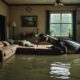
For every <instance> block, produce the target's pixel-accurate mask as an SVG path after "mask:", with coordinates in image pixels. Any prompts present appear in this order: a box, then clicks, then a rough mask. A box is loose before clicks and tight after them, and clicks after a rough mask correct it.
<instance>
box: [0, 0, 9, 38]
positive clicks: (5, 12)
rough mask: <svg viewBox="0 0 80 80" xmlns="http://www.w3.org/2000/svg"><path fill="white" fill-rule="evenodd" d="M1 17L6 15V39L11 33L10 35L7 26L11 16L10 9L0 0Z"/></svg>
mask: <svg viewBox="0 0 80 80" xmlns="http://www.w3.org/2000/svg"><path fill="white" fill-rule="evenodd" d="M0 15H4V16H5V17H6V24H5V26H6V28H5V33H6V38H8V37H9V35H8V34H9V33H8V31H7V30H8V26H7V22H8V15H9V8H8V6H7V5H6V4H4V3H3V2H2V1H1V0H0Z"/></svg>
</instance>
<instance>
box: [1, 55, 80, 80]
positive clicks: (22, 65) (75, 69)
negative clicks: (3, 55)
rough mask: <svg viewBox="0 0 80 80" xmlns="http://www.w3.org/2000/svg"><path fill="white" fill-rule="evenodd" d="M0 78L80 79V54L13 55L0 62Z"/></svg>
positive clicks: (9, 79) (4, 79)
mask: <svg viewBox="0 0 80 80" xmlns="http://www.w3.org/2000/svg"><path fill="white" fill-rule="evenodd" d="M0 80H80V54H70V55H66V54H65V55H58V56H54V55H15V56H12V57H11V58H10V59H8V60H7V61H5V62H3V63H0Z"/></svg>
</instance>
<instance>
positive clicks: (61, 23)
mask: <svg viewBox="0 0 80 80" xmlns="http://www.w3.org/2000/svg"><path fill="white" fill-rule="evenodd" d="M51 14H60V23H51V22H50V20H49V25H51V24H60V35H59V36H56V37H70V36H69V35H68V36H62V34H61V33H62V31H61V30H62V25H63V24H71V26H72V32H71V37H72V36H73V34H72V33H73V15H72V12H58V13H55V12H52V13H50V16H51ZM62 14H71V15H72V16H71V18H72V21H71V23H63V22H62ZM49 28H50V27H49ZM49 31H50V29H49ZM50 35H51V34H50ZM54 36H55V35H54Z"/></svg>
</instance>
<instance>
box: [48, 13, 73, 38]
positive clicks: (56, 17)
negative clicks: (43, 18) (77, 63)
mask: <svg viewBox="0 0 80 80" xmlns="http://www.w3.org/2000/svg"><path fill="white" fill-rule="evenodd" d="M50 35H52V36H62V37H69V36H70V37H71V36H72V14H71V13H56V14H55V13H51V14H50Z"/></svg>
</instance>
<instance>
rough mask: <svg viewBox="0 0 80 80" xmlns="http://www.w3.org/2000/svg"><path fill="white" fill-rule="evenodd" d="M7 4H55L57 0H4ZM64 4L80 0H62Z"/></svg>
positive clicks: (79, 0) (77, 2)
mask: <svg viewBox="0 0 80 80" xmlns="http://www.w3.org/2000/svg"><path fill="white" fill-rule="evenodd" d="M2 1H4V2H6V3H7V4H54V3H55V0H2ZM61 2H63V3H64V4H80V0H61Z"/></svg>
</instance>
